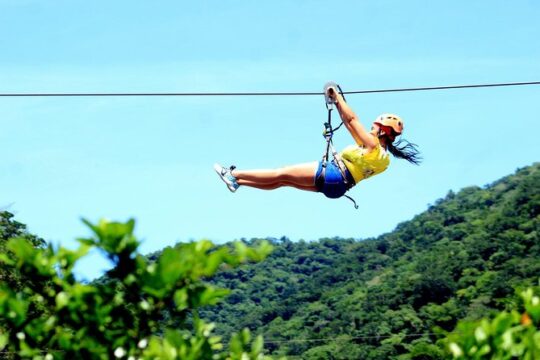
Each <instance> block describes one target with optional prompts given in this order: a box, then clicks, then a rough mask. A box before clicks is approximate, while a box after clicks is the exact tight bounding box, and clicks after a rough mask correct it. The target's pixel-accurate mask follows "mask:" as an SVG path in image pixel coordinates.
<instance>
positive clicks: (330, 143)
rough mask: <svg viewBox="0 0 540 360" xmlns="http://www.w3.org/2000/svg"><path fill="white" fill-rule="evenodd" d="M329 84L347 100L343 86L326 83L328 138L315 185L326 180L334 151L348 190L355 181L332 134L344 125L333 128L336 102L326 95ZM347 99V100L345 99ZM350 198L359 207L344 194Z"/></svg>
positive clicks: (325, 132)
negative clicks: (348, 172)
mask: <svg viewBox="0 0 540 360" xmlns="http://www.w3.org/2000/svg"><path fill="white" fill-rule="evenodd" d="M329 86H335V87H336V88H337V89H338V91H339V92H340V94H341V96H342V97H343V100H345V95H344V94H343V90H341V87H340V86H339V85H338V84H336V83H328V84H327V85H325V91H324V93H325V103H326V109H327V110H328V121H327V122H325V123H324V132H323V136H324V138H325V139H326V152H325V153H324V155H323V158H322V169H321V173H320V175H319V176H318V177H317V178H316V179H315V185H316V186H317V187H319V188H320V187H322V185H324V182H325V178H326V165H327V163H328V160H329V153H330V152H332V157H333V158H334V162H335V163H336V164H337V167H338V169H339V172H340V173H341V176H342V177H343V181H344V182H345V185H346V187H347V191H349V189H350V188H351V187H353V185H354V181H352V182H351V181H349V179H348V178H347V166H346V165H345V163H344V162H343V160H342V159H341V156H339V153H338V152H337V151H336V150H335V149H334V145H333V141H332V136H334V132H335V131H337V130H339V128H340V127H341V126H343V121H341V123H340V124H339V125H338V126H337V127H336V128H332V110H333V109H334V102H333V101H331V99H330V97H328V96H326V89H327V88H328V87H329ZM345 101H346V100H345ZM343 196H345V197H346V198H348V199H349V200H351V201H352V202H353V204H354V208H355V209H358V205H356V201H354V199H353V198H352V197H350V196H348V195H343Z"/></svg>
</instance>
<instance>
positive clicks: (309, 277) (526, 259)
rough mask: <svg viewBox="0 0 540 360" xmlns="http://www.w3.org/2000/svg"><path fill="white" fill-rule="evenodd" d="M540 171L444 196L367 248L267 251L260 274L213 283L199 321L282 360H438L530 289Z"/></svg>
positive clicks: (257, 267) (536, 259) (340, 245)
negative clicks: (238, 334) (245, 335)
mask: <svg viewBox="0 0 540 360" xmlns="http://www.w3.org/2000/svg"><path fill="white" fill-rule="evenodd" d="M539 169H540V164H534V165H533V166H530V167H527V168H524V169H521V170H518V171H517V172H516V173H515V174H514V175H511V176H508V177H505V178H503V179H501V180H499V181H496V182H494V183H492V184H490V185H488V186H485V187H483V188H480V187H468V188H465V189H463V190H461V191H459V192H458V193H453V192H450V193H449V194H448V195H447V196H446V197H445V198H444V199H440V200H438V201H437V202H436V203H435V204H434V205H432V206H429V208H428V209H427V211H425V212H424V213H422V214H420V215H418V216H415V217H414V218H413V219H412V220H410V221H407V222H404V223H402V224H400V225H398V226H397V228H396V229H395V230H394V231H392V232H391V233H388V234H384V235H381V236H379V237H377V238H375V239H367V240H364V241H355V240H353V239H340V238H332V239H329V238H326V239H320V240H319V241H315V242H305V241H299V242H292V241H290V240H288V239H287V238H282V239H270V240H271V242H272V244H273V246H274V251H273V253H272V255H271V256H270V257H269V258H268V259H266V260H265V261H264V262H261V263H258V264H251V265H245V266H243V267H240V268H237V269H231V270H227V271H222V272H220V273H218V274H216V276H215V277H214V279H213V280H212V281H213V282H214V284H216V285H218V286H221V287H226V288H229V289H232V293H231V295H230V296H229V297H228V298H227V299H226V300H225V302H223V303H221V304H219V305H218V306H217V307H214V308H211V309H210V308H209V309H207V310H206V311H205V312H204V313H203V315H204V317H206V318H207V319H208V320H210V321H215V322H216V323H217V324H219V325H218V328H217V330H218V332H220V333H221V334H223V335H224V336H226V335H227V334H230V333H232V332H234V331H238V330H239V329H241V328H243V327H247V328H249V329H251V330H252V331H254V332H255V333H257V334H262V335H263V336H264V339H265V347H266V348H267V349H268V350H269V351H270V352H271V353H273V354H283V355H285V354H286V355H288V358H290V359H294V358H296V357H298V358H303V359H388V358H401V359H409V358H418V359H431V358H434V359H435V358H440V357H442V356H443V354H444V351H443V349H442V347H441V346H437V345H436V342H437V339H440V338H441V336H442V334H444V333H445V332H447V331H451V330H453V329H454V327H455V326H456V323H457V321H458V320H460V319H466V320H475V319H479V318H480V317H483V316H490V315H491V314H492V313H493V312H494V311H495V310H501V309H504V308H505V307H507V306H510V305H514V304H515V302H516V296H515V294H516V290H520V289H524V288H526V287H529V286H533V285H535V284H537V283H538V278H539V276H540V271H539V270H540V241H539V236H538V234H539V230H540V222H539V210H540V171H539ZM258 241H259V240H256V239H254V240H251V241H247V242H248V243H257V242H258Z"/></svg>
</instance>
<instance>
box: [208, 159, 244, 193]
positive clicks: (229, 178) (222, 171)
mask: <svg viewBox="0 0 540 360" xmlns="http://www.w3.org/2000/svg"><path fill="white" fill-rule="evenodd" d="M234 168H235V167H234V166H231V167H230V168H229V169H227V168H225V167H223V166H221V165H219V164H214V170H215V171H216V172H217V174H218V175H219V177H220V178H221V180H223V182H224V183H225V184H227V188H229V190H230V191H231V192H235V191H236V189H238V188H239V187H240V185H239V184H238V182H237V181H236V178H235V177H234V176H233V175H232V174H231V171H232V170H234Z"/></svg>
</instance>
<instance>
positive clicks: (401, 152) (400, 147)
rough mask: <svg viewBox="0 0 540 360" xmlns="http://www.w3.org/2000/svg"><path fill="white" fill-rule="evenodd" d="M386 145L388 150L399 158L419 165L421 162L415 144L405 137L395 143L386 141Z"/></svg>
mask: <svg viewBox="0 0 540 360" xmlns="http://www.w3.org/2000/svg"><path fill="white" fill-rule="evenodd" d="M387 146H388V151H390V153H391V154H392V155H394V156H395V157H397V158H399V159H405V160H407V161H408V162H410V163H411V164H415V165H420V163H421V162H422V157H421V156H420V151H418V149H417V145H416V144H413V143H410V142H408V141H407V140H405V139H399V141H397V142H396V143H395V144H394V143H392V142H390V141H388V142H387Z"/></svg>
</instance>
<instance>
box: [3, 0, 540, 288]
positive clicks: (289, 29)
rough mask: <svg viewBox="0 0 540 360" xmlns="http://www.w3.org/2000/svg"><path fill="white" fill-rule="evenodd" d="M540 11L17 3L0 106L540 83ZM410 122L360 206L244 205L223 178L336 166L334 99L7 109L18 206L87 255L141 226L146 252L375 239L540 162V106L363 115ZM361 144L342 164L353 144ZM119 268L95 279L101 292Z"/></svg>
mask: <svg viewBox="0 0 540 360" xmlns="http://www.w3.org/2000/svg"><path fill="white" fill-rule="evenodd" d="M538 18H540V3H539V2H538V1H533V0H530V1H524V0H521V1H519V0H518V1H513V2H508V1H499V0H496V1H493V0H492V1H474V2H471V1H464V0H459V1H453V2H439V1H419V0H412V1H407V2H405V1H377V2H373V1H339V2H323V1H275V0H274V1H259V2H255V1H198V2H184V1H182V2H180V1H159V2H150V1H114V2H112V1H92V2H88V1H32V0H19V1H6V0H0V32H1V34H2V36H1V37H0V49H1V53H0V92H3V93H6V92H115V91H118V92H191V91H192V92H235V91H310V92H312V91H321V89H322V86H323V85H324V83H325V82H327V81H329V80H334V81H337V82H338V83H340V84H341V85H342V87H343V88H344V90H362V89H377V88H394V87H416V86H437V85H453V84H475V83H490V82H513V81H538V80H540V61H539V60H540V45H539V44H540V42H539V41H538V39H539V38H540V27H539V26H538ZM347 99H348V102H349V103H350V104H351V106H352V107H353V109H354V110H355V111H356V112H357V114H358V115H359V117H360V119H361V121H363V123H364V124H366V125H367V126H369V124H370V123H371V121H372V120H373V119H374V118H375V116H377V115H378V114H380V113H382V112H395V113H397V114H399V115H401V116H402V117H403V119H404V120H405V122H406V132H405V134H404V137H405V138H406V139H408V140H410V141H412V142H415V143H417V144H418V145H419V147H420V150H421V151H422V153H423V156H424V158H425V161H424V163H423V164H422V165H421V166H420V167H416V166H413V165H409V164H408V163H406V162H403V161H398V160H394V161H393V162H392V164H391V167H390V168H389V169H388V170H387V171H386V172H385V173H383V174H381V175H379V176H377V177H374V178H372V179H369V180H367V181H365V182H362V183H360V184H358V186H356V187H355V188H354V189H353V190H352V191H351V193H350V194H351V195H352V196H353V197H354V198H355V199H356V200H357V202H358V203H359V205H360V209H359V210H354V208H353V207H352V205H351V203H350V202H349V201H348V200H346V199H340V200H328V199H326V198H324V196H322V195H320V194H314V193H307V192H300V191H298V190H294V189H280V190H276V191H272V192H264V191H260V190H255V189H247V188H241V189H240V190H239V191H238V192H237V193H235V194H231V193H229V192H228V191H227V190H226V188H225V186H224V185H223V183H222V182H221V181H219V179H218V178H217V176H216V175H215V173H214V172H213V170H212V165H213V163H214V162H216V161H218V162H222V163H224V164H227V165H228V164H232V163H234V164H235V165H237V166H238V167H240V168H267V167H277V166H282V165H289V164H294V163H298V162H305V161H312V160H318V159H319V158H320V157H321V156H322V153H323V151H324V139H323V138H322V136H321V133H322V123H323V122H324V121H325V118H326V112H325V107H324V102H323V99H322V96H321V98H319V97H314V96H309V97H250V98H247V97H234V98H233V97H212V98H196V97H183V98H180V97H176V98H157V97H152V98H0V144H1V145H0V146H1V149H2V157H1V158H0V174H1V176H0V189H1V190H0V206H8V205H9V207H8V210H9V211H11V212H14V213H15V214H16V217H17V219H18V220H19V221H22V222H24V223H26V224H28V226H29V229H30V231H32V232H34V233H36V234H39V235H40V236H42V237H44V238H45V239H47V240H49V241H52V242H53V243H55V244H62V245H63V246H66V247H70V248H73V247H75V246H76V242H75V241H74V239H75V238H76V237H80V236H85V235H87V234H88V231H87V229H85V228H84V226H83V225H82V223H81V222H80V218H81V217H85V218H87V219H89V220H91V221H97V220H98V219H99V218H101V217H106V218H109V219H114V220H126V219H128V218H130V217H134V218H136V220H137V224H138V225H137V234H138V235H139V237H140V238H141V239H142V240H143V245H142V248H141V250H142V252H143V253H146V252H150V251H155V250H158V249H161V248H163V247H165V246H167V245H172V244H174V243H175V242H177V241H188V240H197V239H201V238H209V239H211V240H213V241H216V242H223V241H228V240H233V239H238V238H241V237H246V238H251V237H266V236H271V237H281V236H288V237H290V238H291V239H292V240H298V239H305V240H314V239H318V238H321V237H325V236H343V237H354V238H366V237H371V236H377V235H380V234H381V233H384V232H388V231H391V230H392V229H393V228H394V227H395V226H396V225H397V224H398V223H400V222H402V221H406V220H408V219H410V218H412V217H413V216H414V215H415V214H418V213H420V212H422V211H423V210H425V209H426V207H427V205H428V204H430V203H433V202H434V201H435V200H436V199H438V198H440V197H444V196H445V194H446V193H447V192H448V191H449V190H454V191H457V190H459V189H461V188H462V187H464V186H469V185H485V184H487V183H490V182H492V181H494V180H496V179H498V178H500V177H502V176H505V175H508V174H510V173H512V172H513V171H515V169H516V168H519V167H523V166H527V165H530V164H532V163H533V162H535V161H538V160H539V155H540V150H539V147H538V141H537V138H536V134H537V132H538V131H537V130H536V126H538V122H539V116H538V114H539V113H540V101H539V99H540V86H536V87H535V86H530V87H513V88H490V89H468V90H448V91H431V92H415V93H386V94H369V95H350V96H348V98H347ZM351 141H352V140H351V138H350V136H349V135H348V134H347V133H346V131H344V130H343V131H341V133H340V134H338V135H336V138H335V143H336V145H337V147H339V148H343V147H344V146H346V145H348V144H349V143H351ZM105 266H106V262H105V261H104V260H102V259H101V258H100V257H99V256H98V255H93V256H92V257H91V258H90V260H87V261H85V262H84V263H83V264H82V266H81V267H80V268H79V271H80V274H81V276H84V277H93V276H96V275H97V274H99V273H100V271H101V270H102V269H103V268H104V267H105Z"/></svg>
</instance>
